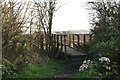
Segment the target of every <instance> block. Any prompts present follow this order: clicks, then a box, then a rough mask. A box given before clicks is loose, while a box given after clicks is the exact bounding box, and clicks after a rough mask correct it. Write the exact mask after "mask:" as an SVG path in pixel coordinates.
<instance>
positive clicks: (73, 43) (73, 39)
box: [73, 34, 74, 47]
mask: <svg viewBox="0 0 120 80" xmlns="http://www.w3.org/2000/svg"><path fill="white" fill-rule="evenodd" d="M73 47H74V34H73Z"/></svg>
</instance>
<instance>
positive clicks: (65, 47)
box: [64, 35, 66, 52]
mask: <svg viewBox="0 0 120 80" xmlns="http://www.w3.org/2000/svg"><path fill="white" fill-rule="evenodd" d="M64 46H65V52H66V35H64Z"/></svg>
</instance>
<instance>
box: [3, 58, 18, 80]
mask: <svg viewBox="0 0 120 80" xmlns="http://www.w3.org/2000/svg"><path fill="white" fill-rule="evenodd" d="M15 70H16V67H15V66H14V65H13V64H11V63H10V62H9V61H7V60H6V59H4V58H3V59H2V77H3V78H7V77H8V76H9V75H11V74H14V75H17V74H16V73H15Z"/></svg>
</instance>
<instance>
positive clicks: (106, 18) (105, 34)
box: [89, 1, 120, 65]
mask: <svg viewBox="0 0 120 80" xmlns="http://www.w3.org/2000/svg"><path fill="white" fill-rule="evenodd" d="M89 4H92V7H91V8H92V10H93V11H95V12H96V13H95V12H94V13H93V14H95V15H94V16H93V18H92V24H93V29H92V32H93V34H94V35H95V37H94V40H93V42H92V43H91V47H90V53H91V54H92V55H93V56H94V58H96V57H97V58H98V57H101V56H106V57H109V58H110V59H111V60H112V61H113V62H114V61H115V62H117V64H119V65H120V59H119V57H120V18H119V17H120V10H119V9H120V2H111V1H109V2H105V1H100V2H90V3H89Z"/></svg>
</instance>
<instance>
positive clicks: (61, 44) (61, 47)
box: [61, 35, 63, 51]
mask: <svg viewBox="0 0 120 80" xmlns="http://www.w3.org/2000/svg"><path fill="white" fill-rule="evenodd" d="M62 43H63V42H62V35H61V51H62V48H63V44H62Z"/></svg>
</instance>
